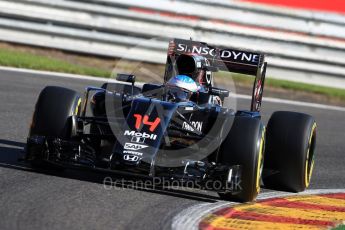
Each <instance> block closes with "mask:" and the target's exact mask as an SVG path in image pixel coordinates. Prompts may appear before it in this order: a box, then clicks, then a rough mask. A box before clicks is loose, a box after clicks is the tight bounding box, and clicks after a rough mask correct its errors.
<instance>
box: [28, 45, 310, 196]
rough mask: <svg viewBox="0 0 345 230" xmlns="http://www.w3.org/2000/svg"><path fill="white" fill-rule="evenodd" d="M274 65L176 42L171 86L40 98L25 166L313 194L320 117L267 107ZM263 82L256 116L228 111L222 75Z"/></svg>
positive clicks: (119, 85) (125, 77)
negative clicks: (218, 78) (218, 79)
mask: <svg viewBox="0 0 345 230" xmlns="http://www.w3.org/2000/svg"><path fill="white" fill-rule="evenodd" d="M266 67H267V63H266V62H264V55H263V54H261V53H257V52H252V51H248V50H237V49H233V48H223V47H215V46H210V45H208V44H206V43H202V42H196V41H191V40H181V39H174V40H173V41H171V42H170V44H169V49H168V55H167V62H166V70H165V75H164V83H163V84H149V83H146V84H143V85H141V86H140V87H139V86H138V84H135V76H134V75H131V74H118V75H117V81H113V82H110V81H109V82H107V83H105V84H104V85H103V86H102V87H87V88H86V91H85V95H84V97H83V98H81V97H80V96H79V94H78V93H77V92H76V91H74V90H70V89H66V88H62V87H55V86H47V87H46V88H44V89H43V90H42V92H41V93H40V95H39V98H38V101H37V104H36V107H35V112H34V115H33V119H32V124H31V127H30V132H29V136H28V139H27V146H26V157H25V159H26V160H27V161H28V162H30V163H31V165H32V166H33V167H35V168H38V169H39V168H42V167H51V168H56V167H59V168H67V167H74V168H75V167H81V168H90V169H95V170H102V171H107V172H122V173H125V174H128V175H134V176H144V177H147V178H163V179H165V181H178V182H179V183H181V184H182V185H183V184H187V183H191V182H192V184H193V185H198V186H197V188H201V189H210V190H214V191H216V192H218V194H219V195H220V197H221V198H222V199H225V200H236V201H241V202H248V201H252V200H254V199H255V198H256V196H257V194H258V193H259V191H260V186H261V185H264V186H265V187H267V188H273V189H278V190H284V191H292V192H299V191H303V190H305V189H306V188H307V187H308V185H309V182H310V178H311V174H312V170H313V163H314V152H315V142H316V123H315V120H314V118H313V117H311V116H309V115H306V114H302V113H296V112H275V113H274V114H273V115H272V117H271V118H270V120H269V122H268V125H267V128H266V127H265V125H264V124H263V122H262V121H261V115H260V108H261V101H262V95H263V89H264V83H265V72H266ZM217 71H228V72H235V73H241V74H246V75H251V76H255V81H254V87H253V92H252V102H251V109H250V110H248V111H242V110H241V111H234V109H233V108H225V107H224V106H223V103H224V100H225V98H226V97H229V91H228V90H226V89H221V88H216V87H214V83H213V77H214V76H213V73H214V72H217Z"/></svg>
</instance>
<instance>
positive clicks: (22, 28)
mask: <svg viewBox="0 0 345 230" xmlns="http://www.w3.org/2000/svg"><path fill="white" fill-rule="evenodd" d="M174 37H176V38H184V39H189V38H192V39H193V40H197V41H204V42H207V43H211V44H214V45H222V46H229V47H237V48H245V49H253V50H257V51H260V52H264V53H266V54H267V61H268V64H269V67H268V71H267V75H268V81H267V87H266V92H265V96H275V97H281V98H288V99H298V100H303V101H312V102H322V103H330V104H336V105H345V2H344V1H343V0H333V1H321V0H318V1H315V0H314V1H312V0H305V1H298V0H155V1H148V0H147V1H143V0H130V1H123V0H55V1H50V0H14V1H13V0H7V1H6V0H0V65H2V66H12V67H20V68H30V69H39V70H50V71H58V72H67V73H75V74H82V75H91V76H98V77H109V76H110V75H111V72H112V71H113V70H114V68H115V69H116V71H122V72H133V66H138V64H139V63H140V65H141V66H145V68H144V69H146V70H150V71H149V73H147V72H146V73H145V71H141V73H140V71H139V73H136V74H137V75H139V79H140V80H143V81H146V80H148V78H150V79H149V80H152V79H153V80H155V81H159V80H160V79H159V78H160V77H162V76H163V72H164V63H165V60H166V50H167V47H168V41H169V40H170V39H171V38H174ZM143 72H144V73H143ZM148 75H151V77H148ZM233 77H234V80H235V82H236V89H237V91H238V92H240V93H242V92H247V94H249V93H250V91H248V90H250V89H251V82H252V81H251V80H250V79H247V78H245V77H244V76H239V75H236V76H235V75H234V76H233ZM221 81H222V80H220V82H221ZM223 81H226V79H223Z"/></svg>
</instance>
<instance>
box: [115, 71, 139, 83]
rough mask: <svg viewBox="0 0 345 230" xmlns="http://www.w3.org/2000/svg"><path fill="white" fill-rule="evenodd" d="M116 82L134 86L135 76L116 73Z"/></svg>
mask: <svg viewBox="0 0 345 230" xmlns="http://www.w3.org/2000/svg"><path fill="white" fill-rule="evenodd" d="M116 80H117V81H122V82H130V83H132V84H134V82H135V76H134V75H132V74H123V73H118V74H117V76H116Z"/></svg>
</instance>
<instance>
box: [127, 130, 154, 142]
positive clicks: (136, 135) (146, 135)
mask: <svg viewBox="0 0 345 230" xmlns="http://www.w3.org/2000/svg"><path fill="white" fill-rule="evenodd" d="M123 135H125V136H132V137H143V138H147V139H150V140H156V138H157V135H156V134H149V133H145V132H143V133H141V132H136V131H134V130H132V131H129V130H126V131H125V133H124V134H123Z"/></svg>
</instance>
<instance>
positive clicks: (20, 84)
mask: <svg viewBox="0 0 345 230" xmlns="http://www.w3.org/2000/svg"><path fill="white" fill-rule="evenodd" d="M47 85H57V86H64V87H68V88H72V89H75V90H77V91H79V92H83V89H84V88H85V86H88V85H94V86H100V85H101V83H100V82H95V81H89V80H83V79H69V78H59V77H52V76H46V77H43V76H39V75H34V74H30V73H19V72H18V73H14V72H9V71H5V70H2V71H0V100H1V109H0V119H1V120H0V228H1V229H3V230H5V229H27V230H29V229H35V230H37V229H170V228H171V222H172V218H173V217H174V216H175V215H176V214H178V213H179V212H181V211H182V210H183V209H185V208H188V207H190V206H192V205H195V204H199V203H205V202H206V203H212V202H217V201H218V200H219V198H218V197H217V195H216V194H215V193H212V192H197V193H192V192H190V191H189V190H188V191H181V190H154V191H152V190H145V189H133V188H121V186H120V187H112V188H110V189H109V188H108V187H104V185H103V179H104V175H102V174H100V173H93V172H85V171H76V170H67V171H65V172H63V173H49V172H44V173H42V172H36V171H33V170H32V169H30V168H29V167H27V166H26V165H25V164H23V163H20V162H18V161H17V159H18V158H19V157H20V156H22V154H23V153H22V152H23V147H24V146H25V141H26V137H27V134H28V127H29V123H30V119H31V116H32V113H33V110H34V106H35V102H36V99H37V97H38V95H39V92H40V90H41V89H43V88H44V87H45V86H47ZM238 105H239V106H238V107H239V108H248V107H249V105H250V101H249V100H247V99H238ZM276 110H290V111H298V112H305V113H309V114H311V115H313V116H314V117H315V118H316V120H317V123H318V136H317V155H316V164H315V168H314V175H313V178H312V182H311V186H310V188H311V189H320V188H345V167H344V165H345V120H344V119H345V112H342V111H336V110H327V109H317V108H311V107H302V106H296V105H286V104H280V103H271V102H265V101H264V102H263V107H262V112H263V113H262V114H263V119H264V121H265V122H267V120H268V119H269V116H270V115H271V114H272V112H274V111H276ZM120 178H121V177H117V176H116V177H115V178H114V179H120Z"/></svg>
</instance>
